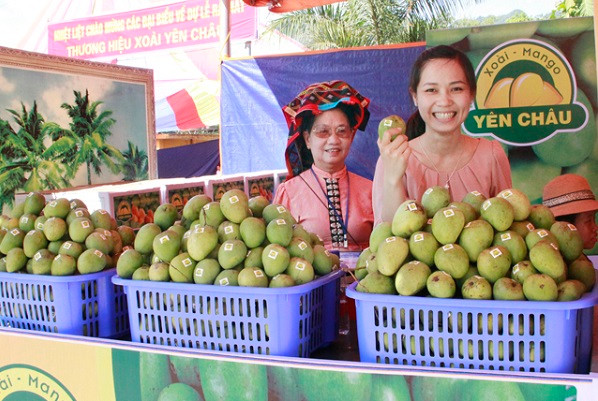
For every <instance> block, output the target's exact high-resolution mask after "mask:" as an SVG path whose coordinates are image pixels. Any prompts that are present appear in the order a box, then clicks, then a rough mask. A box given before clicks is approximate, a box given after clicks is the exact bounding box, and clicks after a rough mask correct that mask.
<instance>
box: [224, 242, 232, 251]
mask: <svg viewBox="0 0 598 401" xmlns="http://www.w3.org/2000/svg"><path fill="white" fill-rule="evenodd" d="M233 248H234V245H233V244H231V243H230V242H228V243H226V244H224V250H225V251H232V250H233Z"/></svg>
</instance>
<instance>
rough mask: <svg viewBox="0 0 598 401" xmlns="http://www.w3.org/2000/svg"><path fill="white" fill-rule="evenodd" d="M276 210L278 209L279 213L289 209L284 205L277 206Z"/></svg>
mask: <svg viewBox="0 0 598 401" xmlns="http://www.w3.org/2000/svg"><path fill="white" fill-rule="evenodd" d="M276 210H278V213H284V212H286V211H287V209H286V208H285V207H284V206H282V205H280V206H277V207H276Z"/></svg>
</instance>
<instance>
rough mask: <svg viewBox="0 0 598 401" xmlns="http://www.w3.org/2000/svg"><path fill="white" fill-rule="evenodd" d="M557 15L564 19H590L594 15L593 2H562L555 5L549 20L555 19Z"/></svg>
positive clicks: (565, 0)
mask: <svg viewBox="0 0 598 401" xmlns="http://www.w3.org/2000/svg"><path fill="white" fill-rule="evenodd" d="M558 15H564V16H566V17H591V16H593V15H594V1H593V0H563V1H561V2H560V3H558V4H557V5H556V9H555V10H553V12H552V15H551V18H557V16H558Z"/></svg>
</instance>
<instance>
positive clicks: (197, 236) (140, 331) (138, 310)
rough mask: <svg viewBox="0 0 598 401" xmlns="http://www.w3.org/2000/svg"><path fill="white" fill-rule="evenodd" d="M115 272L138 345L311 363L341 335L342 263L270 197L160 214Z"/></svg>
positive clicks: (228, 198)
mask: <svg viewBox="0 0 598 401" xmlns="http://www.w3.org/2000/svg"><path fill="white" fill-rule="evenodd" d="M116 270H117V275H118V277H114V278H113V282H114V283H115V284H118V285H122V286H124V288H125V292H126V293H127V295H128V300H129V320H130V325H131V338H132V340H133V341H137V342H143V343H151V344H161V345H169V346H177V347H186V348H202V349H211V350H222V351H230V352H243V353H254V354H270V355H286V356H308V355H309V354H310V353H311V352H312V351H313V350H315V349H316V348H318V347H320V346H323V345H325V344H328V343H330V342H331V341H333V340H334V339H335V337H336V334H337V327H338V326H337V325H338V323H337V318H336V316H337V312H338V297H339V281H340V277H341V275H342V274H344V273H343V271H342V270H340V269H339V259H338V256H337V255H334V254H332V253H330V252H328V251H327V250H326V249H325V248H324V247H323V245H322V243H321V240H320V239H319V238H318V237H317V236H316V235H314V234H313V233H309V232H307V231H306V230H305V229H304V228H303V227H302V226H301V225H299V224H296V222H295V220H294V219H293V217H292V216H291V213H290V212H289V211H287V210H286V209H285V208H284V207H283V206H281V205H276V204H270V203H269V202H268V200H267V199H266V198H265V197H263V196H256V197H252V198H251V199H249V198H248V197H247V195H246V194H245V193H244V192H243V191H241V190H238V189H231V190H229V191H227V192H226V193H224V195H223V196H222V198H221V199H220V201H212V199H211V198H210V197H208V196H207V195H204V194H202V195H196V196H194V197H192V198H191V199H189V201H188V202H187V203H186V204H185V206H184V208H183V211H182V216H181V218H180V220H179V216H178V214H177V211H176V208H175V207H174V206H173V205H171V204H168V203H165V204H162V205H160V207H158V208H157V209H156V211H155V213H154V222H153V223H150V224H145V225H144V226H142V227H141V228H140V229H139V231H138V233H137V235H136V237H135V242H134V244H133V246H132V247H129V248H127V249H125V250H124V252H123V253H122V255H121V256H120V258H119V259H118V262H117V266H116ZM266 287H267V288H266Z"/></svg>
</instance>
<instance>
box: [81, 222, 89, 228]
mask: <svg viewBox="0 0 598 401" xmlns="http://www.w3.org/2000/svg"><path fill="white" fill-rule="evenodd" d="M81 227H83V228H89V227H90V224H89V221H88V220H82V221H81Z"/></svg>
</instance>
